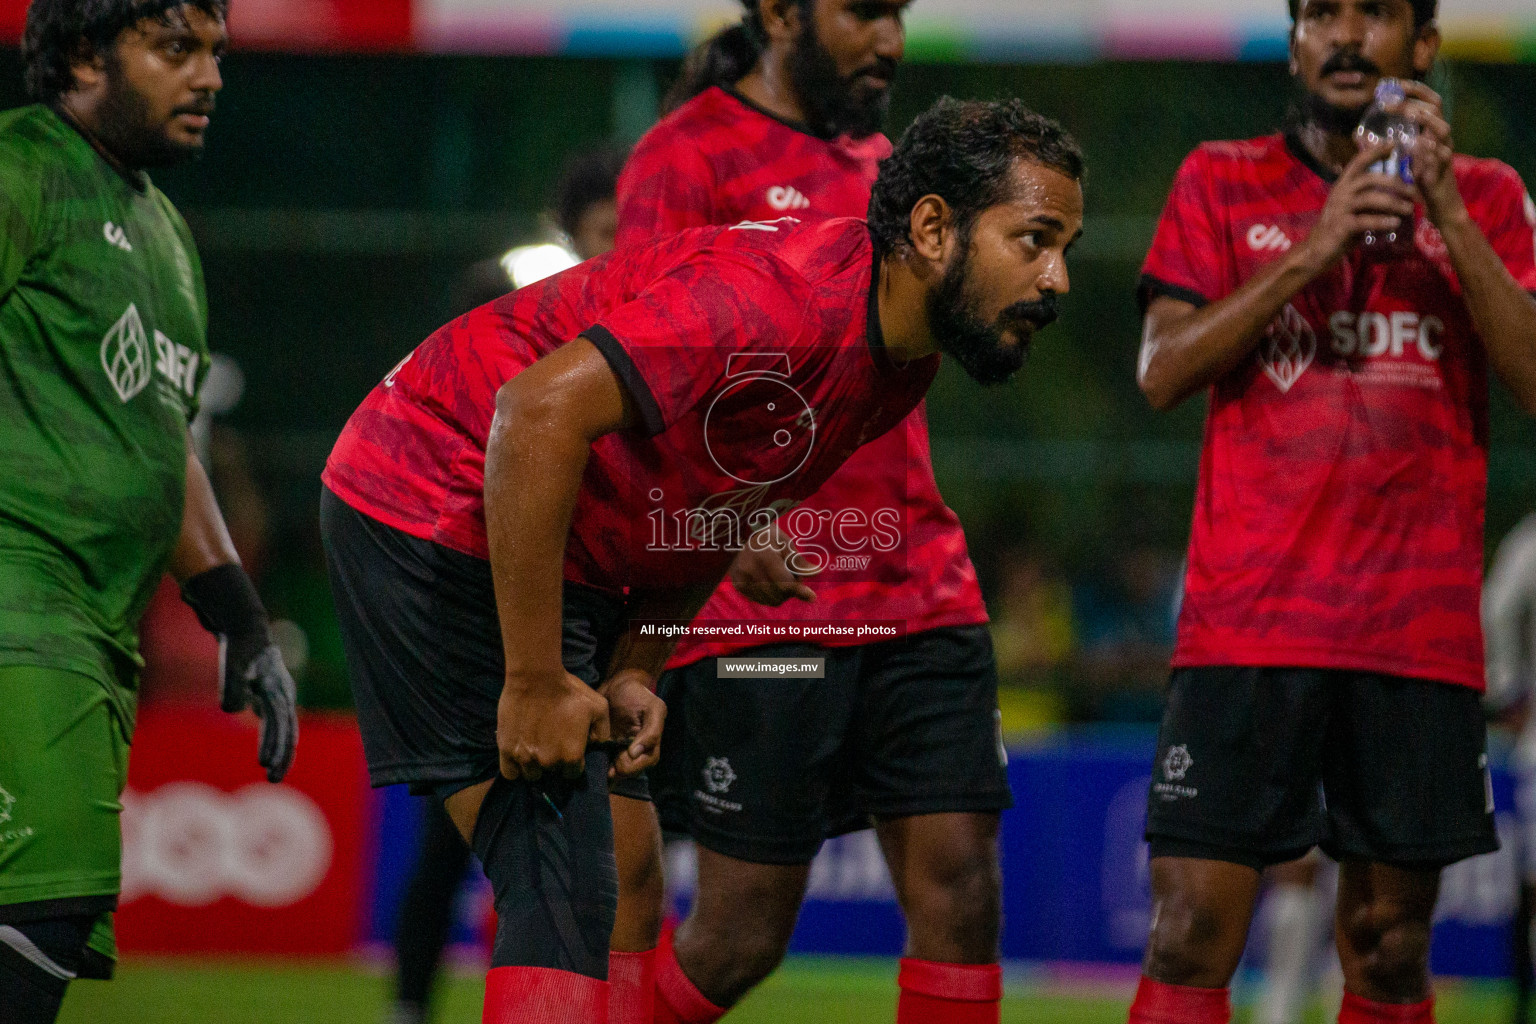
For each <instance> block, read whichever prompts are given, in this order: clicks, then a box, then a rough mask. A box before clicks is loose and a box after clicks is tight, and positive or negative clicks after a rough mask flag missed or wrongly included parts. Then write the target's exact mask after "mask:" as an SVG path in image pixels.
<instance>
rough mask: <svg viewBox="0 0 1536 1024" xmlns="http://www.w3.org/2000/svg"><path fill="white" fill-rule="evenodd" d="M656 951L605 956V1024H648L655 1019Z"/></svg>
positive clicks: (649, 950) (610, 953) (614, 951)
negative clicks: (606, 970) (606, 981)
mask: <svg viewBox="0 0 1536 1024" xmlns="http://www.w3.org/2000/svg"><path fill="white" fill-rule="evenodd" d="M655 1007H656V951H655V950H654V949H648V950H646V951H645V952H643V953H621V952H619V951H618V950H612V951H610V952H609V954H608V1024H652V1021H653V1020H654V1019H655V1015H656V1009H655Z"/></svg>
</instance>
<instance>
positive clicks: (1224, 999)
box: [1130, 975, 1232, 1024]
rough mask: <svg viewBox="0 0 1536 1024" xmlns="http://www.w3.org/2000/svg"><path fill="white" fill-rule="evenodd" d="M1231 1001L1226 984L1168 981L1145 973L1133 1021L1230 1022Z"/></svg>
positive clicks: (1172, 1023)
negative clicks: (1194, 984)
mask: <svg viewBox="0 0 1536 1024" xmlns="http://www.w3.org/2000/svg"><path fill="white" fill-rule="evenodd" d="M1231 1019H1232V1001H1231V999H1230V998H1228V995H1227V990H1226V989H1224V988H1191V987H1190V986H1188V985H1165V984H1163V983H1162V982H1160V981H1153V980H1152V979H1151V978H1149V977H1147V976H1146V975H1142V977H1141V984H1140V985H1138V986H1137V987H1136V1001H1135V1002H1133V1003H1131V1016H1130V1024H1228V1021H1230V1020H1231Z"/></svg>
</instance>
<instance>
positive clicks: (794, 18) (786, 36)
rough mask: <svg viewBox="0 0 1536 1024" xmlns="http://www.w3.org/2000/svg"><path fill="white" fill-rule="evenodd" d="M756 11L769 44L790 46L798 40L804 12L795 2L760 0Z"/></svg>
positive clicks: (790, 0)
mask: <svg viewBox="0 0 1536 1024" xmlns="http://www.w3.org/2000/svg"><path fill="white" fill-rule="evenodd" d="M757 10H758V17H759V18H760V19H761V20H762V22H763V32H764V33H765V34H766V35H767V36H768V41H769V42H770V43H781V44H785V45H792V44H793V43H794V41H795V40H796V39H798V38H800V31H801V26H800V19H801V17H803V16H804V14H805V12H804V10H802V8H801V5H800V4H799V3H797V2H796V0H761V3H759V5H758V8H757Z"/></svg>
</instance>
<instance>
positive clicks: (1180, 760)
mask: <svg viewBox="0 0 1536 1024" xmlns="http://www.w3.org/2000/svg"><path fill="white" fill-rule="evenodd" d="M1194 766H1195V759H1194V758H1192V757H1190V756H1189V747H1188V746H1186V745H1184V744H1183V743H1180V744H1179V745H1178V746H1176V747H1169V748H1168V756H1167V757H1165V758H1163V778H1165V779H1167V780H1168V781H1169V782H1183V781H1184V776H1186V775H1188V774H1189V770H1190V769H1191V768H1193V767H1194Z"/></svg>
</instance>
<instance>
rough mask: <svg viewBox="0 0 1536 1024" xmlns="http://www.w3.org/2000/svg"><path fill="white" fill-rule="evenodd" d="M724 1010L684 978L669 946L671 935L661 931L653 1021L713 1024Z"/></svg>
mask: <svg viewBox="0 0 1536 1024" xmlns="http://www.w3.org/2000/svg"><path fill="white" fill-rule="evenodd" d="M725 1011H726V1007H721V1006H716V1005H715V1004H714V1003H712V1002H710V1001H709V999H708V997H706V996H705V995H704V993H703V992H700V991H699V988H698V986H697V985H695V984H694V983H693V982H691V981H689V980H688V975H686V974H684V973H683V967H682V965H681V964H679V963H678V962H677V954H676V953H675V952H673V950H672V936H671V935H670V934H665V933H664V934H663V935H662V937H661V945H660V946H657V947H656V1010H655V1013H656V1024H715V1021H717V1020H719V1019H720V1018H721V1017H724V1016H725Z"/></svg>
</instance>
